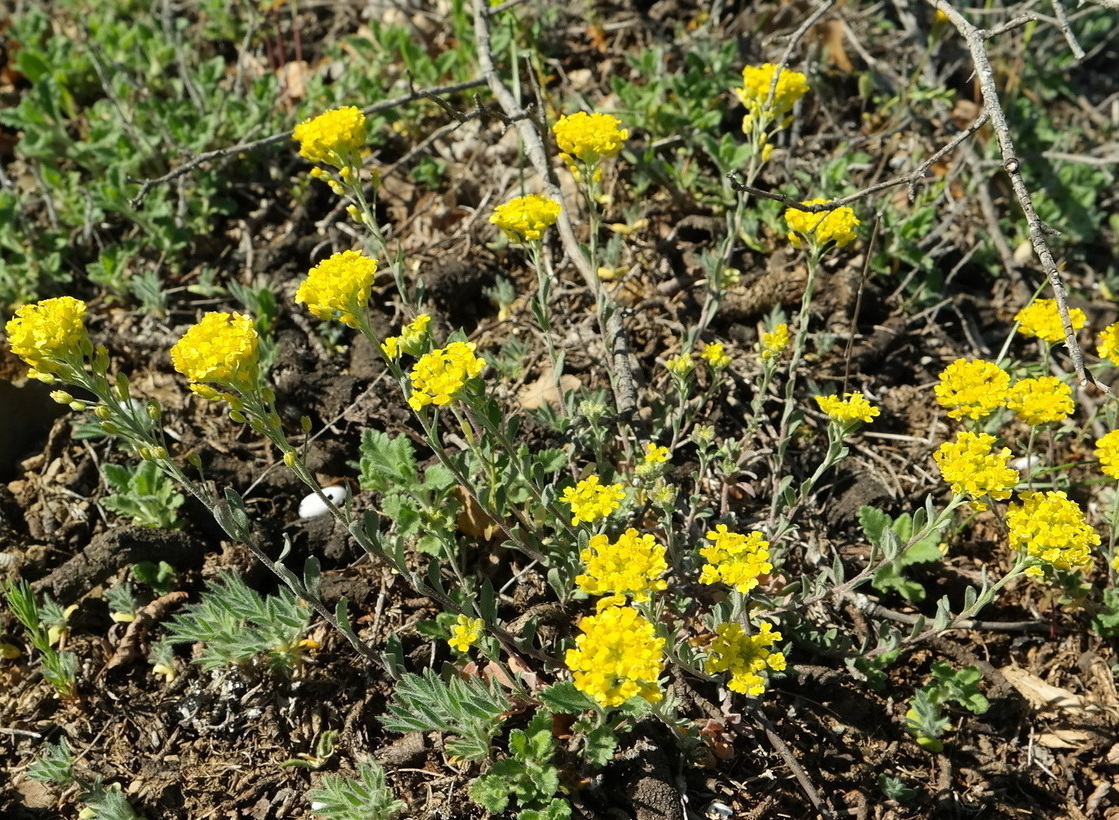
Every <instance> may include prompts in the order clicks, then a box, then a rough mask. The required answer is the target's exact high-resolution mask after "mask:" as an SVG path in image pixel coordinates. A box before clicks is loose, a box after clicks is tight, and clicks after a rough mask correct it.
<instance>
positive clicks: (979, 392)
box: [933, 359, 1010, 419]
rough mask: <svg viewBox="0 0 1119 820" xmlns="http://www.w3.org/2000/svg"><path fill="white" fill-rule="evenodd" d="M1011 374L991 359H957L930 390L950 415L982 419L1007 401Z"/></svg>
mask: <svg viewBox="0 0 1119 820" xmlns="http://www.w3.org/2000/svg"><path fill="white" fill-rule="evenodd" d="M1009 388H1010V374H1009V373H1007V372H1006V371H1005V370H1003V369H1002V368H1001V367H999V366H998V365H997V364H995V363H994V362H987V361H983V360H982V359H976V360H974V361H970V362H969V361H967V360H966V359H956V361H954V362H952V364H950V365H948V366H947V367H946V368H944V370H943V371H942V372H941V374H940V381H939V382H938V383H937V385H936V387H935V388H933V392H934V393H935V394H936V400H937V402H939V403H940V406H941V407H945V408H947V409H948V416H949V418H954V419H961V418H969V419H981V418H983V417H984V416H986V415H988V414H990V413H991V412H993V411H994V410H995V409H996V408H998V407H1002V406H1003V405H1004V404H1006V398H1007V392H1008V390H1009Z"/></svg>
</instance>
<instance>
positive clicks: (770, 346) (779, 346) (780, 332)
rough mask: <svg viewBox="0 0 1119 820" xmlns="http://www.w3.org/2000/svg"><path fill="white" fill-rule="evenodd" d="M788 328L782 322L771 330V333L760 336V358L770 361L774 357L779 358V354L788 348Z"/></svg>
mask: <svg viewBox="0 0 1119 820" xmlns="http://www.w3.org/2000/svg"><path fill="white" fill-rule="evenodd" d="M789 340H790V336H789V326H788V325H787V324H785V323H784V322H782V323H781V324H779V325H777V327H775V328H773V332H771V333H763V334H762V358H763V359H772V358H773V357H775V356H780V355H781V353H782V352H783V351H784V350H785V348H786V347H788V346H789Z"/></svg>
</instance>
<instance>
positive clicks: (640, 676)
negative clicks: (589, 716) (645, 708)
mask: <svg viewBox="0 0 1119 820" xmlns="http://www.w3.org/2000/svg"><path fill="white" fill-rule="evenodd" d="M579 629H580V630H581V631H582V633H583V634H581V635H579V636H577V637H576V638H575V648H574V649H569V650H567V654H566V656H565V658H564V660H565V662H566V664H567V668H568V669H570V670H571V671H572V673H573V675H574V678H575V688H576V689H578V690H579V691H580V692H584V693H586V694H587V695H589V696H590V697H592V698H594V699H595V700H596V701H598V703H599V704H601V705H602V706H620V705H621V704H623V703H625V702H626V701H627V700H629V699H630V698H634V697H641V698H644V699H645V700H647V701H649V702H650V703H657V702H659V701H660V700H662V699H663V698H664V693H663V692H661V690H660V686H659V685H658V683H657V679H658V678H659V677H660V674H661V670H662V669H663V668H664V638H658V637H657V633H656V630H655V629H654V627H653V625H652V624H651V623H649V621H648V620H647V619H646V618H645V617H644V616H643V615H642V614H641V613H640V612H638V611H637V610H636V609H633V608H632V607H628V606H606V607H604V608H602V609H601V610H599V612H598V613H597V614H595V615H588V616H587V617H585V618H583V619H582V620H580V621H579Z"/></svg>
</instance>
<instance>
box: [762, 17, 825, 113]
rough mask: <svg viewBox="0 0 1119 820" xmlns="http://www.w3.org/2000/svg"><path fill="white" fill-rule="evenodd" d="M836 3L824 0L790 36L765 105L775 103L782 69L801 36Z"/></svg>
mask: <svg viewBox="0 0 1119 820" xmlns="http://www.w3.org/2000/svg"><path fill="white" fill-rule="evenodd" d="M833 5H835V0H824V2H823V3H821V4H820V6H819V8H817V9H816V10H815V11H814V12H812V13H811V14H810V15H808V17H806V18H805V20H804V22H803V23H801V24H800V26H799V27H798V28H797V30H796V31H794V32H793V33H792V36H790V37H789V43H788V45H786V46H785V50H784V51H783V52H782V53H781V59H779V60H778V61H777V69H778V70H777V71H774V72H773V79H772V80H770V82H769V94H768V95H767V96H766V99H765V107H766V108H769V107H771V106H772V105H773V98H774V97H775V96H776V95H777V83H778V82H779V81H780V79H781V70H782V69H784V68H785V66H787V65H788V64H789V59H790V58H791V57H792V56H793V49H794V48H796V47H797V43H799V42H800V41H801V38H803V37H804V35H806V34H807V33H808V32H809V30H810V29H811V28H812V27H813V26H814V25H816V22H817V21H818V20H819V19H820V18H821V17H823V16H824V14H825V13H827V11H828V9H830V8H831V7H832V6H833Z"/></svg>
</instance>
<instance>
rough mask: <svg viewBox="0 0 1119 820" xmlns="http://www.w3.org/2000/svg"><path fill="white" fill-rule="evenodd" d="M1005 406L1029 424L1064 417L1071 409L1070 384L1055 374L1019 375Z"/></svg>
mask: <svg viewBox="0 0 1119 820" xmlns="http://www.w3.org/2000/svg"><path fill="white" fill-rule="evenodd" d="M1006 406H1007V407H1009V408H1010V409H1011V410H1013V411H1014V412H1015V413H1016V414H1017V415H1018V418H1020V419H1022V421H1024V422H1026V424H1028V425H1030V426H1031V427H1036V426H1037V425H1039V424H1045V423H1046V422H1051V421H1064V420H1065V419H1066V418H1068V416H1069V414H1070V413H1072V411H1073V409H1074V408H1075V405H1074V404H1073V402H1072V388H1071V387H1069V386H1068V385H1067V384H1065V383H1064V382H1063V381H1061V380H1060V379H1058V378H1057V377H1056V376H1041V377H1039V378H1036V379H1022V380H1021V381H1019V382H1017V383H1015V385H1014V386H1013V387H1011V388H1010V392H1009V394H1007V398H1006Z"/></svg>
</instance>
